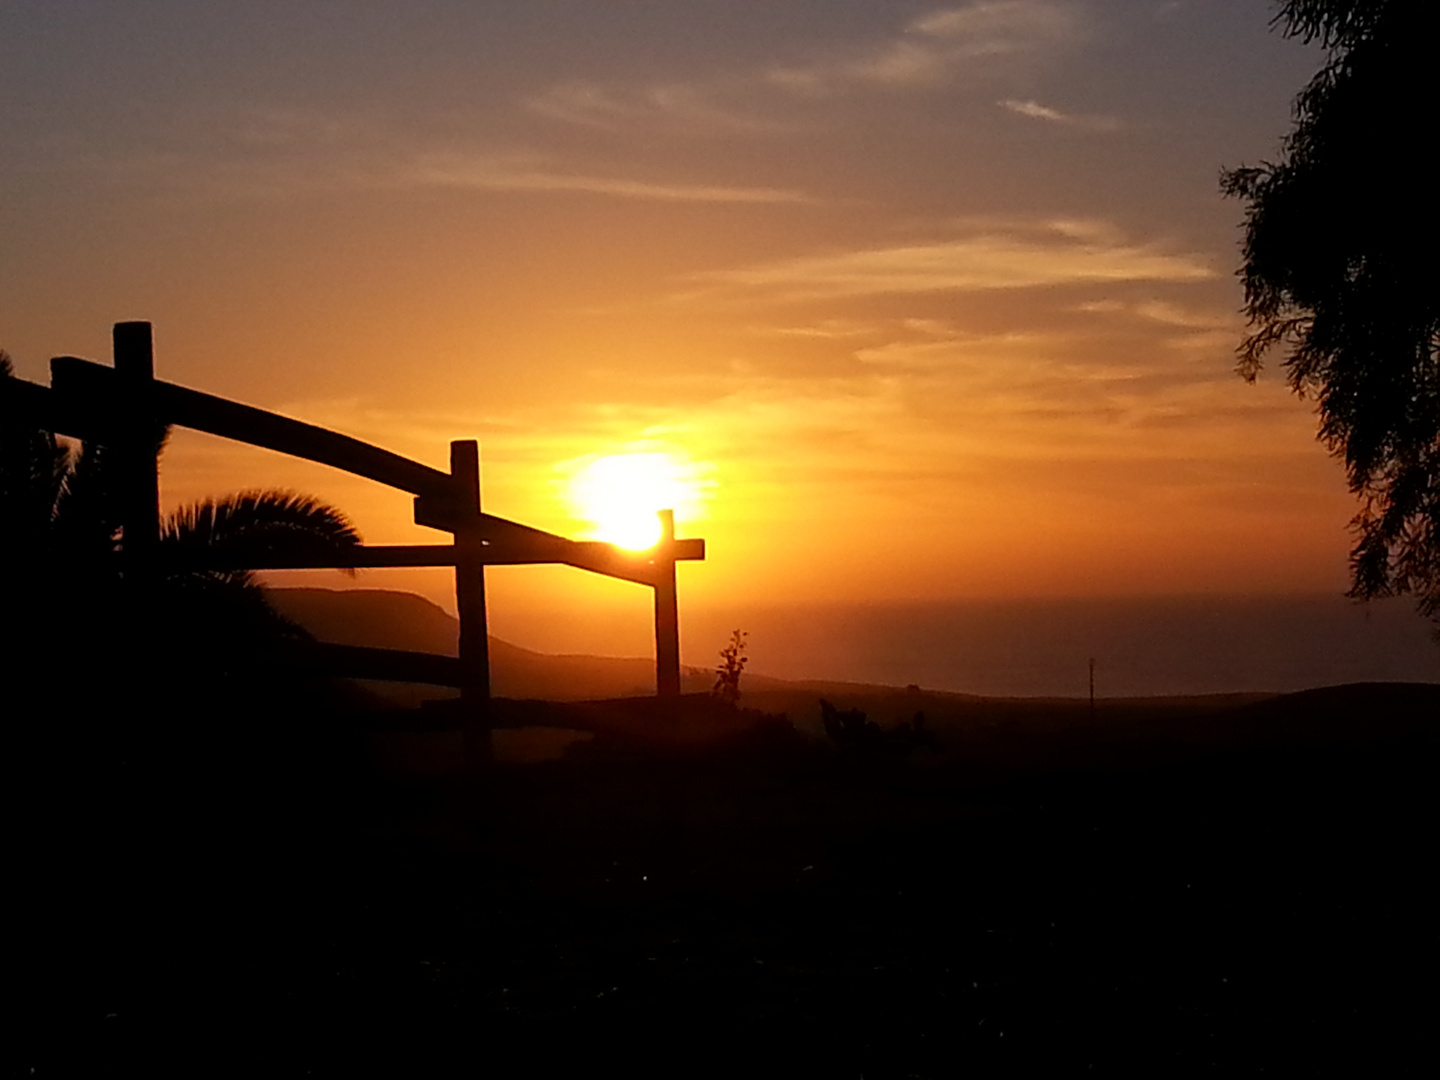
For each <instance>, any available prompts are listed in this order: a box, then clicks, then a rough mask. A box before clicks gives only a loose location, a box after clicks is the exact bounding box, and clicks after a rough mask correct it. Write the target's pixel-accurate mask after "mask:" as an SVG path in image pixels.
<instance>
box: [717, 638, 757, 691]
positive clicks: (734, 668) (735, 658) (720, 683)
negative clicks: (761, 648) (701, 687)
mask: <svg viewBox="0 0 1440 1080" xmlns="http://www.w3.org/2000/svg"><path fill="white" fill-rule="evenodd" d="M747 637H749V635H748V634H742V633H741V632H740V631H739V630H736V631H735V632H734V633H732V634H731V635H730V643H729V644H728V645H726V646H725V648H723V649H721V650H720V665H719V666H718V667H717V668H716V669H715V687H714V689H712V690H711V691H710V692H711V693H712V694H714V695H715V696H716V697H717V698H719V699H720V700H721V701H723V702H725V703H726V704H728V705H731V706H735V705H739V704H740V676H741V675H742V674H744V672H745V665H746V663H748V662H749V660H750V658H749V657H748V656H745V655H743V653H744V652H745V639H746V638H747Z"/></svg>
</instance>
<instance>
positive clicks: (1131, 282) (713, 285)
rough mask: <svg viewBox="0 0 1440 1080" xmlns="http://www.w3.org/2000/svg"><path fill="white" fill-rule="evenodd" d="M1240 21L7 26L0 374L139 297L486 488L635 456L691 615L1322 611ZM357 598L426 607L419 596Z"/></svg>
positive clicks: (517, 600)
mask: <svg viewBox="0 0 1440 1080" xmlns="http://www.w3.org/2000/svg"><path fill="white" fill-rule="evenodd" d="M1272 14H1273V8H1272V7H1271V5H1269V4H1267V3H1264V2H1262V0H1203V2H1201V0H1181V2H1173V0H1172V2H1157V0H1074V2H1071V0H1065V2H1059V0H1051V2H1047V0H981V2H972V3H958V4H957V3H943V2H940V3H934V2H911V0H890V2H884V3H882V2H878V0H868V2H859V0H823V2H822V0H763V2H761V0H723V2H721V0H614V2H606V3H596V2H594V0H534V2H528V3H524V4H520V3H498V2H488V3H485V2H468V3H462V2H458V0H457V2H447V0H414V2H410V3H406V4H399V3H376V2H365V0H352V2H344V3H341V2H306V3H293V2H285V3H280V2H275V3H268V2H237V3H231V4H224V5H220V4H203V5H201V4H193V3H187V2H143V0H141V2H133V3H126V4H114V3H110V2H92V0H67V2H66V3H63V4H61V3H53V2H41V0H34V2H29V0H18V2H17V0H0V102H3V105H0V145H3V148H4V153H3V155H0V347H4V348H5V349H7V350H8V351H9V352H10V353H11V354H12V356H13V357H14V358H15V361H16V366H17V369H18V371H19V373H20V374H21V375H22V376H24V377H27V378H31V379H36V380H41V381H43V380H45V379H46V377H47V376H46V371H47V361H48V358H49V357H51V356H55V355H78V356H87V357H90V358H93V359H97V360H106V359H108V357H109V333H110V327H111V325H112V324H113V323H114V322H117V321H121V320H127V319H148V320H150V321H152V322H153V323H154V324H155V339H156V365H157V373H158V375H159V376H160V377H162V378H165V379H169V380H171V381H174V382H178V383H182V384H185V385H188V386H193V387H196V388H199V389H203V390H206V391H209V392H211V393H216V394H221V395H225V396H228V397H233V398H236V399H238V400H241V401H245V402H248V403H251V404H255V405H259V406H262V407H265V408H269V409H273V410H277V411H280V412H283V413H285V414H287V415H291V416H295V417H298V418H301V419H304V420H308V421H310V422H312V423H317V424H321V425H324V426H327V427H331V428H334V429H337V430H340V431H343V432H346V433H348V434H351V435H355V436H357V437H360V438H363V439H366V440H369V441H372V442H375V443H378V444H380V445H382V446H385V447H387V448H389V449H393V450H395V451H398V452H400V453H403V454H406V455H408V456H411V457H414V458H416V459H419V460H421V461H425V462H427V463H430V464H433V465H436V466H438V467H441V468H444V467H446V462H447V461H448V444H449V441H450V440H451V439H458V438H476V439H478V440H479V441H480V444H481V454H482V459H483V475H484V481H483V482H484V500H485V506H486V509H487V510H489V511H490V512H492V513H496V514H500V515H502V516H506V517H510V518H512V519H515V520H518V521H522V522H525V523H527V524H531V525H534V526H537V527H540V528H544V529H549V530H551V531H554V532H559V533H563V534H565V535H571V536H587V535H594V530H595V528H596V526H595V522H594V520H593V519H592V518H593V514H592V516H591V517H587V516H586V515H587V513H591V512H590V511H587V510H586V509H585V507H584V506H583V505H580V504H579V503H577V501H576V498H575V496H574V490H575V485H574V480H575V478H576V477H577V476H578V475H580V474H582V473H584V471H585V469H586V468H587V467H588V466H591V465H593V464H594V463H595V462H596V461H600V460H603V459H606V458H607V457H610V456H613V455H625V454H632V455H649V456H650V458H649V460H661V461H664V462H666V463H667V469H668V472H669V482H670V484H671V487H672V490H671V491H669V492H667V493H666V494H665V497H666V498H667V500H668V501H669V502H673V503H677V504H678V505H676V507H675V509H676V511H677V524H678V532H679V534H680V535H682V536H686V535H688V536H702V537H704V538H705V539H706V540H707V543H708V558H707V560H706V562H705V563H703V564H693V565H685V566H683V567H682V568H681V573H680V587H681V606H682V618H683V612H684V610H685V609H686V606H687V605H697V606H698V607H699V608H700V609H704V608H705V607H706V605H712V606H713V605H718V604H722V603H723V604H729V605H732V606H733V605H735V604H737V603H738V604H742V605H743V604H744V603H746V602H749V601H752V600H753V601H755V602H760V601H763V602H765V603H770V604H776V603H795V604H811V603H816V602H828V601H845V602H861V603H864V602H871V601H882V600H916V599H926V600H936V599H941V600H943V599H952V598H953V599H963V598H990V599H994V598H1036V597H1083V596H1110V597H1115V596H1142V597H1143V596H1157V595H1192V596H1193V595H1207V594H1218V593H1258V594H1289V593H1302V592H1312V591H1318V592H1332V593H1339V592H1343V591H1344V589H1345V588H1346V586H1347V557H1348V551H1349V547H1350V538H1349V535H1348V533H1347V531H1346V525H1347V522H1348V520H1349V519H1350V517H1351V516H1352V514H1353V513H1354V511H1355V505H1354V503H1353V500H1352V499H1351V497H1350V496H1349V494H1348V493H1347V491H1346V489H1345V484H1344V477H1343V473H1342V470H1341V468H1340V466H1339V464H1338V463H1337V462H1336V461H1334V460H1333V459H1331V458H1330V457H1329V456H1328V455H1327V453H1326V452H1325V450H1324V448H1323V447H1322V446H1320V445H1319V444H1318V443H1317V442H1316V440H1315V427H1316V423H1315V416H1314V405H1313V402H1308V401H1303V400H1300V399H1298V398H1296V397H1295V396H1294V395H1292V394H1291V393H1290V392H1289V390H1288V389H1287V388H1286V386H1285V384H1284V379H1283V374H1282V373H1280V372H1278V371H1276V370H1273V368H1272V369H1271V370H1267V371H1266V372H1265V373H1264V374H1263V375H1262V377H1261V379H1260V381H1259V382H1258V383H1256V384H1255V385H1248V384H1246V383H1245V382H1244V381H1243V380H1242V379H1240V378H1239V377H1237V376H1236V375H1235V374H1234V366H1235V347H1236V345H1237V344H1238V342H1239V340H1240V338H1241V336H1242V335H1243V332H1244V324H1243V320H1242V319H1241V317H1240V315H1239V314H1238V309H1239V307H1240V304H1241V294H1240V287H1239V283H1238V281H1237V279H1236V277H1235V270H1236V268H1237V267H1238V264H1239V246H1238V245H1239V238H1240V231H1239V230H1240V224H1241V221H1242V218H1243V207H1242V206H1241V205H1239V204H1237V203H1235V202H1234V201H1231V200H1226V199H1224V198H1223V197H1222V196H1221V195H1220V192H1219V184H1218V177H1219V173H1220V170H1221V169H1222V168H1224V167H1228V166H1236V165H1240V164H1255V163H1258V162H1260V161H1262V160H1266V159H1269V160H1274V159H1275V157H1276V156H1277V154H1278V152H1279V147H1280V140H1281V138H1282V136H1283V135H1284V133H1285V131H1286V130H1287V129H1288V127H1289V123H1290V105H1291V102H1292V100H1293V98H1294V96H1295V94H1296V92H1297V91H1298V90H1299V89H1300V87H1301V86H1303V84H1304V83H1305V82H1306V81H1307V80H1308V78H1309V77H1310V75H1311V74H1313V72H1314V71H1315V70H1316V69H1317V68H1318V66H1319V65H1320V63H1321V60H1322V57H1321V55H1320V53H1319V52H1318V50H1317V49H1315V48H1313V47H1307V46H1305V45H1303V44H1301V43H1299V42H1296V41H1287V40H1285V39H1283V38H1282V37H1281V36H1280V35H1279V34H1278V33H1276V32H1274V31H1273V30H1272V29H1271V28H1270V26H1269V21H1270V18H1271V16H1272ZM657 456H658V457H657ZM163 466H164V471H163V474H162V481H163V485H164V491H163V498H164V501H165V503H166V505H167V506H168V507H173V506H176V505H180V504H182V503H185V502H188V501H192V500H194V499H197V498H201V497H203V496H206V495H214V494H220V493H224V492H227V491H233V490H238V489H240V488H246V487H260V486H265V487H269V486H285V487H292V488H296V489H300V490H304V491H307V492H312V493H314V494H317V495H320V496H321V497H324V498H326V499H329V500H331V501H333V502H335V503H336V504H337V505H339V506H341V507H342V508H343V509H345V510H346V511H348V512H349V513H350V514H351V515H352V517H353V518H354V519H355V521H356V522H357V524H358V525H359V527H360V529H361V531H362V533H363V534H364V536H365V538H366V539H367V540H368V541H370V542H375V543H405V542H436V541H437V540H439V539H440V536H439V534H436V533H433V532H430V531H428V530H424V529H421V528H419V527H417V526H415V525H413V524H412V523H411V516H410V505H409V499H408V497H406V496H404V495H402V494H400V493H395V492H388V491H386V490H385V489H383V488H379V487H377V486H375V485H373V484H370V483H369V482H366V481H361V480H358V479H354V478H350V477H347V476H345V475H343V474H338V473H335V472H333V471H330V470H327V469H323V468H321V467H319V466H312V465H309V464H306V463H298V462H293V461H289V460H287V459H284V458H281V457H278V456H276V455H272V454H269V453H267V452H264V451H258V450H254V449H250V448H245V447H239V446H236V445H235V444H231V443H225V442H223V441H221V440H218V439H215V438H212V437H209V436H203V435H197V434H190V433H180V434H179V435H177V437H176V438H175V440H174V442H173V444H172V446H171V448H170V449H169V450H168V451H167V454H166V458H165V461H164V463H163ZM637 483H638V482H637ZM632 494H633V492H632ZM286 580H287V582H290V583H297V584H299V583H310V584H314V583H325V582H328V581H330V580H331V578H330V577H328V576H326V575H318V574H317V575H290V576H289V577H288V578H287V579H286ZM360 583H361V584H363V585H365V586H367V587H372V588H375V587H405V588H416V589H418V590H420V591H423V592H426V593H427V595H431V596H433V597H434V598H436V599H437V600H440V601H441V602H443V603H446V604H447V606H450V607H451V608H452V609H453V597H449V596H447V595H446V589H447V585H446V581H445V578H444V576H443V574H440V573H439V572H436V573H431V574H428V575H427V574H426V573H425V572H401V571H372V572H367V573H365V574H363V575H362V576H361V579H360ZM490 591H491V610H492V618H493V620H494V625H495V626H496V628H497V632H503V630H504V628H505V626H506V625H515V626H519V625H520V624H521V622H523V620H524V618H525V617H526V613H527V612H532V611H540V610H542V609H543V610H549V611H561V610H562V609H564V608H565V607H566V605H571V604H580V605H582V606H583V605H590V606H589V607H587V608H586V610H588V611H590V612H592V613H597V612H598V613H603V612H607V611H610V610H612V608H613V609H615V610H619V608H616V607H615V605H620V606H622V607H624V610H625V611H627V612H630V611H633V612H636V613H638V615H635V616H633V618H632V616H631V615H626V616H625V617H626V618H627V619H632V621H635V620H638V622H636V625H638V626H640V627H641V628H642V630H643V628H644V627H645V626H646V625H648V622H647V620H648V615H646V614H645V613H646V612H647V611H648V603H649V601H648V598H647V597H646V596H644V595H638V594H640V593H643V590H635V589H634V588H633V587H632V586H627V585H624V584H623V583H613V582H605V581H601V580H599V579H593V578H586V576H585V575H582V574H580V573H579V572H577V571H570V570H563V569H549V568H505V569H501V570H492V571H490ZM626 605H628V606H626ZM506 620H510V623H509V624H507V621H506ZM595 622H596V626H597V627H600V628H601V629H600V630H597V633H602V632H603V625H604V619H603V618H599V617H598V616H597V617H596V620H595ZM526 625H529V624H526ZM627 625H628V624H627ZM597 640H598V639H597ZM716 647H717V648H718V644H717V646H716ZM597 651H605V650H604V649H601V648H599V647H598V646H597Z"/></svg>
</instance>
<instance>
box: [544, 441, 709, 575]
mask: <svg viewBox="0 0 1440 1080" xmlns="http://www.w3.org/2000/svg"><path fill="white" fill-rule="evenodd" d="M571 470H573V471H571ZM566 471H567V472H569V474H570V475H569V479H568V482H567V484H566V498H567V500H568V501H569V503H570V506H571V511H572V513H574V515H575V516H576V517H577V518H580V519H582V520H584V521H586V522H588V523H589V524H590V526H591V527H590V529H589V530H588V532H589V535H590V536H591V537H592V538H593V539H595V540H604V541H607V542H609V543H612V544H618V545H619V546H620V547H624V548H629V549H631V550H632V551H642V550H644V549H645V548H648V547H651V546H653V545H654V544H655V543H656V542H657V541H658V540H659V539H660V518H659V516H658V513H657V512H658V511H660V510H666V509H673V510H675V511H676V514H677V516H678V517H680V518H681V519H682V520H686V521H692V520H693V519H694V517H695V516H696V510H697V504H698V503H699V500H700V484H699V482H698V481H697V479H696V475H695V472H696V470H695V468H694V466H693V465H689V464H682V463H681V462H679V461H677V460H676V459H675V458H674V457H672V456H671V455H670V454H667V453H661V452H647V453H628V454H610V455H608V456H605V457H598V458H581V459H579V460H578V461H576V462H572V463H570V467H569V469H567V470H566Z"/></svg>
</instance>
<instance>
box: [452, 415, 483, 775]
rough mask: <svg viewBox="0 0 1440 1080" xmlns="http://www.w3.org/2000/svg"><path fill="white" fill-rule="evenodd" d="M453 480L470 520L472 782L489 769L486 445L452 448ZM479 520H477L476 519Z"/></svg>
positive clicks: (464, 625) (461, 582) (460, 567)
mask: <svg viewBox="0 0 1440 1080" xmlns="http://www.w3.org/2000/svg"><path fill="white" fill-rule="evenodd" d="M450 475H451V476H452V477H453V478H454V485H455V486H454V492H455V498H456V500H457V501H459V502H460V503H461V506H460V507H457V509H463V513H464V517H463V518H462V519H461V520H459V521H457V522H456V523H455V607H456V610H457V612H458V613H459V616H460V668H461V679H462V685H461V687H460V701H461V703H462V706H463V712H464V721H463V723H464V731H465V765H466V768H467V769H468V770H469V771H470V773H471V776H472V779H473V778H475V777H476V774H478V773H480V772H482V771H483V770H484V769H485V767H486V766H487V765H489V763H490V761H491V757H492V753H493V750H492V746H491V737H490V630H489V626H488V623H487V620H486V613H485V562H484V559H485V545H484V538H483V537H482V535H481V529H480V444H479V443H477V442H476V441H475V440H474V439H457V440H455V441H454V442H452V443H451V444H450ZM472 515H473V516H472Z"/></svg>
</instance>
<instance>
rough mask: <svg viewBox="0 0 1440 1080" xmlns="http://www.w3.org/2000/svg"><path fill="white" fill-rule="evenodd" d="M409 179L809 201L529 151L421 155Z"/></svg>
mask: <svg viewBox="0 0 1440 1080" xmlns="http://www.w3.org/2000/svg"><path fill="white" fill-rule="evenodd" d="M401 179H402V180H403V182H405V183H411V184H416V185H424V186H431V187H453V188H471V189H474V190H480V191H532V192H567V191H568V192H586V193H589V194H593V195H609V196H615V197H619V198H625V199H656V200H661V201H665V202H708V203H800V202H806V201H809V200H808V199H807V197H806V196H805V195H804V194H803V193H802V192H799V191H794V190H791V189H786V188H766V187H734V186H727V185H716V184H688V183H675V182H667V181H652V180H637V179H632V178H629V177H621V176H605V175H597V174H591V173H584V172H569V171H566V170H564V169H556V168H548V167H545V166H544V165H542V164H540V163H538V162H536V161H535V160H534V159H531V158H528V157H525V156H511V155H494V156H491V155H478V156H474V157H463V156H436V157H429V158H424V159H421V160H417V161H416V162H414V163H413V164H412V165H410V166H409V167H408V168H406V169H404V170H403V171H402V173H401Z"/></svg>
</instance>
